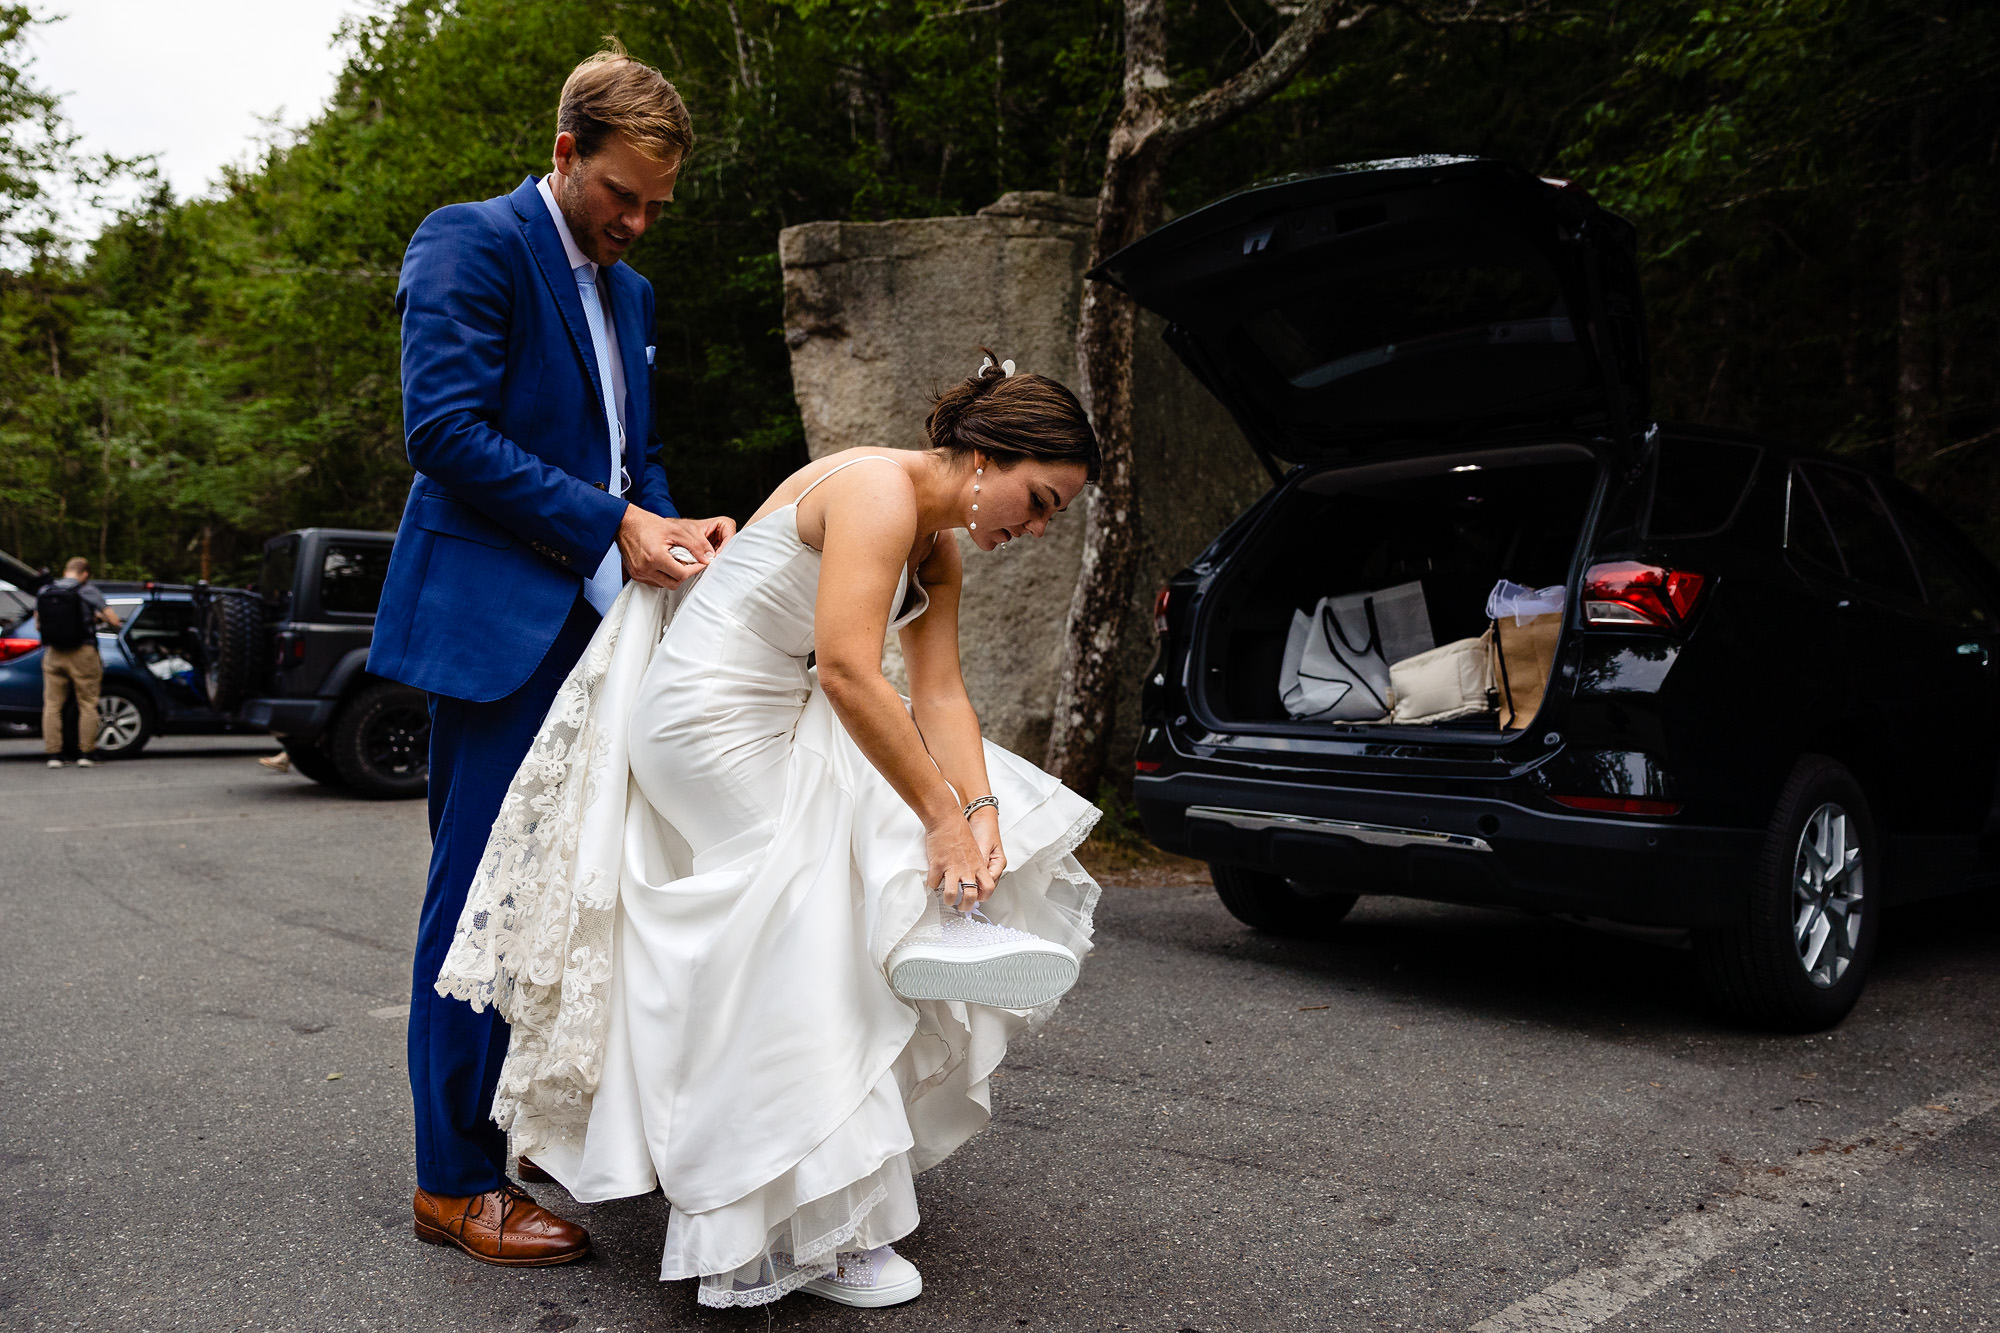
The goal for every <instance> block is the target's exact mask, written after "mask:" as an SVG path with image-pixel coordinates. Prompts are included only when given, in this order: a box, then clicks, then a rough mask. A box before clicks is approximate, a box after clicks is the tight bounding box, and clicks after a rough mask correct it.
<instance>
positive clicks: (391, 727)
mask: <svg viewBox="0 0 2000 1333" xmlns="http://www.w3.org/2000/svg"><path fill="white" fill-rule="evenodd" d="M430 746H431V714H430V706H429V704H428V703H427V702H426V700H425V699H424V693H423V691H422V690H415V689H411V688H410V687H409V686H408V685H398V684H396V683H395V682H394V681H387V680H378V681H376V682H375V683H374V684H372V685H369V686H367V687H366V688H365V689H362V690H361V691H359V692H358V693H356V694H355V696H354V697H353V698H352V699H350V700H348V701H347V703H346V705H345V706H343V707H342V708H341V710H340V716H338V717H336V718H335V719H334V721H333V729H332V731H331V733H330V734H329V735H328V737H327V749H328V751H329V752H330V753H331V754H332V756H333V764H334V767H335V768H337V769H339V770H340V776H341V777H342V778H343V779H345V780H346V782H347V785H348V786H350V787H352V788H353V789H354V790H355V791H357V792H359V793H360V794H361V795H363V796H369V797H374V798H376V799H378V800H399V799H406V798H410V797H416V796H422V795H423V794H424V793H425V792H426V791H427V790H428V789H429V785H430Z"/></svg>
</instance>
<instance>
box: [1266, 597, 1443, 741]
mask: <svg viewBox="0 0 2000 1333" xmlns="http://www.w3.org/2000/svg"><path fill="white" fill-rule="evenodd" d="M1432 642H1433V640H1432V638H1431V616H1430V608H1429V607H1427V606H1425V605H1424V585H1423V584H1421V583H1414V582H1413V583H1400V584H1397V585H1396V586H1395V587H1393V588H1382V589H1379V590H1377V591H1374V592H1354V593H1345V594H1342V595H1341V596H1339V597H1322V598H1320V600H1319V602H1318V604H1317V605H1315V606H1314V607H1313V609H1312V612H1311V613H1310V614H1308V613H1306V612H1304V611H1294V612H1292V628H1291V632H1290V633H1289V634H1287V635H1286V636H1285V656H1284V660H1283V662H1282V663H1281V664H1280V665H1279V668H1278V694H1279V698H1280V699H1281V700H1282V701H1283V703H1284V705H1285V711H1286V712H1287V713H1290V714H1291V715H1292V716H1293V717H1296V718H1313V719H1316V720H1324V721H1329V722H1379V721H1381V720H1382V719H1384V718H1386V717H1388V716H1389V714H1390V711H1391V710H1392V709H1393V708H1394V706H1395V695H1394V694H1393V693H1392V692H1391V690H1390V685H1389V663H1390V662H1392V661H1396V660H1398V659H1400V658H1403V657H1411V656H1415V655H1416V654H1417V653H1421V652H1425V651H1427V650H1429V648H1430V647H1431V644H1432Z"/></svg>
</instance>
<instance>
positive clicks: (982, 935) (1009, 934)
mask: <svg viewBox="0 0 2000 1333" xmlns="http://www.w3.org/2000/svg"><path fill="white" fill-rule="evenodd" d="M938 915H939V919H938V927H937V931H938V933H937V939H938V943H940V944H947V945H952V946H954V947H957V948H961V949H972V948H977V947H978V946H980V945H982V944H1002V943H1006V942H1008V941H1012V940H1032V939H1037V938H1039V937H1038V936H1035V935H1030V934H1029V933H1028V932H1027V931H1025V930H1016V929H1014V928H1013V927H1012V926H1003V925H1001V924H1000V923H999V922H997V921H994V920H992V919H990V918H989V917H987V915H986V914H985V913H984V912H982V911H980V910H979V906H978V904H974V905H973V906H972V908H971V909H970V910H968V911H965V912H952V911H947V912H941V913H939V914H938Z"/></svg>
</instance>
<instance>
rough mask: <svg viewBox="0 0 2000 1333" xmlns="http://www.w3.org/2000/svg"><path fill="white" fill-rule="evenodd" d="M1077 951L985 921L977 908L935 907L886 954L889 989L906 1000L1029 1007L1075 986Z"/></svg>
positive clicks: (995, 1006) (999, 1006) (1004, 1007)
mask: <svg viewBox="0 0 2000 1333" xmlns="http://www.w3.org/2000/svg"><path fill="white" fill-rule="evenodd" d="M1078 970H1079V969H1078V965H1077V961H1076V955H1075V954H1073V953H1071V952H1070V951H1069V950H1068V949H1065V948H1063V947H1062V945H1060V944H1056V943H1054V942H1052V941H1049V940H1045V939H1043V938H1042V937H1041V936H1039V935H1030V934H1029V933H1028V932H1027V931H1025V930H1015V929H1013V928H1012V927H1011V926H1003V925H1000V924H998V923H996V922H992V921H988V920H987V919H986V918H985V917H984V916H982V915H980V914H979V912H978V909H977V908H974V909H973V910H972V911H971V912H966V913H963V914H961V913H959V912H956V911H953V910H952V909H951V908H949V907H941V908H940V909H939V912H938V920H937V921H936V922H935V923H932V922H925V923H924V924H922V925H920V926H918V927H917V928H916V929H915V930H913V931H911V932H910V934H909V936H908V937H907V938H906V939H904V941H903V942H902V943H901V944H899V945H897V946H896V948H895V950H894V951H893V952H892V953H890V955H889V987H890V989H891V990H893V991H895V992H896V994H898V995H900V996H902V997H903V998H904V999H906V1000H963V1001H964V1002H965V1003H967V1004H985V1005H991V1006H992V1007H994V1008H995V1009H1033V1008H1034V1007H1035V1006H1036V1005H1041V1004H1047V1003H1048V1002H1049V1001H1050V1000H1053V999H1055V998H1056V997H1057V996H1059V995H1061V994H1062V993H1063V992H1064V991H1066V990H1068V989H1069V988H1070V987H1071V986H1074V985H1075V984H1076V977H1077V972H1078Z"/></svg>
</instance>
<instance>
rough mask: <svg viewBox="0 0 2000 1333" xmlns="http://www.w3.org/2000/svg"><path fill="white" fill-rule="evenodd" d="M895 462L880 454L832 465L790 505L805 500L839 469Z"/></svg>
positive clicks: (815, 478) (866, 455) (865, 455)
mask: <svg viewBox="0 0 2000 1333" xmlns="http://www.w3.org/2000/svg"><path fill="white" fill-rule="evenodd" d="M895 461H896V460H895V459H893V458H884V457H883V456H882V455H881V454H863V455H861V457H859V458H850V459H848V460H847V461H846V462H845V463H839V464H836V465H834V466H833V467H830V468H828V469H827V470H826V471H824V472H822V473H820V474H819V475H818V476H817V477H814V478H813V479H812V482H811V484H810V485H808V486H807V487H806V488H805V489H804V490H802V491H800V492H799V493H798V496H797V498H796V499H794V500H793V501H792V503H793V504H798V503H799V502H800V501H801V500H804V499H805V498H806V497H807V496H808V495H811V494H812V490H813V487H814V486H817V485H819V484H820V483H821V482H823V481H825V480H826V479H827V478H828V477H830V476H832V475H833V474H834V473H836V472H838V471H840V469H841V468H846V467H853V466H854V465H855V464H856V463H889V464H894V463H895Z"/></svg>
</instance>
